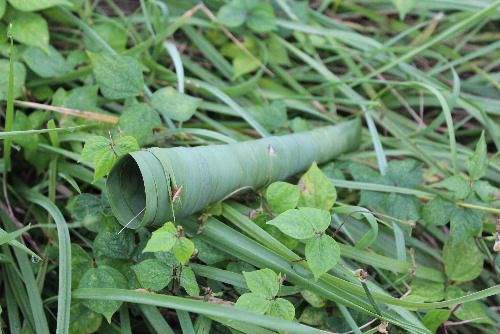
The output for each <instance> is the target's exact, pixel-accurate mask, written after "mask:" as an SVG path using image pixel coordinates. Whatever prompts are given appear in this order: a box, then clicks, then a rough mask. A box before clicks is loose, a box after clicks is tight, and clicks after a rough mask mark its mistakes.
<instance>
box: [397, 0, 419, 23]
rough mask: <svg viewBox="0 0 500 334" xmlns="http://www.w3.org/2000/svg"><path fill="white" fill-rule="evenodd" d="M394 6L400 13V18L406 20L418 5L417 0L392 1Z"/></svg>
mask: <svg viewBox="0 0 500 334" xmlns="http://www.w3.org/2000/svg"><path fill="white" fill-rule="evenodd" d="M392 2H393V3H394V6H396V8H397V9H398V11H399V18H400V19H401V20H404V18H405V16H406V14H408V13H409V12H410V11H411V10H412V9H413V8H414V7H415V6H416V5H417V0H392Z"/></svg>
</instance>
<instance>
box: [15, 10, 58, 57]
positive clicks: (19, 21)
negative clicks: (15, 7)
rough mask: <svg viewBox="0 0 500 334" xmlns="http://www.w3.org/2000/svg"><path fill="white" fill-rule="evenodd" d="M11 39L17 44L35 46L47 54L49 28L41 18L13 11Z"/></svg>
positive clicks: (36, 15)
mask: <svg viewBox="0 0 500 334" xmlns="http://www.w3.org/2000/svg"><path fill="white" fill-rule="evenodd" d="M11 24H12V29H11V32H12V37H13V38H14V39H15V40H16V41H18V42H19V43H23V44H26V45H32V46H37V47H39V48H41V49H43V50H44V51H45V52H49V26H48V24H47V21H46V20H45V19H44V18H43V16H41V15H39V14H35V13H31V12H21V11H15V12H14V13H13V15H12V18H11Z"/></svg>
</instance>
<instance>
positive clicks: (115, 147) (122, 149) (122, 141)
mask: <svg viewBox="0 0 500 334" xmlns="http://www.w3.org/2000/svg"><path fill="white" fill-rule="evenodd" d="M137 150H139V144H137V140H136V139H135V138H134V137H132V136H123V137H120V138H117V139H116V140H115V139H112V138H110V139H108V138H106V137H102V136H94V137H92V138H91V139H90V140H89V141H87V142H86V143H85V146H84V147H83V151H82V155H81V159H82V160H83V161H87V162H91V163H93V164H94V165H95V173H94V182H96V181H97V180H99V179H100V178H102V177H103V176H105V175H107V174H108V173H109V171H110V170H111V168H112V167H113V165H114V164H115V162H116V161H117V160H118V158H120V157H121V156H123V155H125V154H127V153H130V152H133V151H137Z"/></svg>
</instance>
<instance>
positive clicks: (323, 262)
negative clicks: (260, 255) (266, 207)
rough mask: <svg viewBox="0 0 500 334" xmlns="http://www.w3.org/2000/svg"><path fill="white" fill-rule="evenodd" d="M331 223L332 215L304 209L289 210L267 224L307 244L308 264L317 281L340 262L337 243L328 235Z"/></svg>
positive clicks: (318, 210)
mask: <svg viewBox="0 0 500 334" xmlns="http://www.w3.org/2000/svg"><path fill="white" fill-rule="evenodd" d="M330 220H331V216H330V213H329V212H328V211H326V210H320V209H315V208H305V207H303V208H299V209H291V210H287V211H285V212H283V213H282V214H280V215H278V216H277V217H276V218H274V219H272V220H270V221H268V222H267V224H269V225H272V226H276V227H277V228H278V229H279V230H280V231H281V232H283V233H284V234H286V235H288V236H290V237H292V238H295V239H299V240H302V241H304V242H305V243H306V248H305V254H306V260H307V264H308V265H309V267H310V269H311V271H312V272H313V274H314V277H315V279H318V278H319V277H320V276H321V275H323V274H324V273H326V272H328V271H329V270H330V269H332V268H333V267H334V266H335V265H336V264H337V262H338V261H339V259H340V249H339V246H338V245H337V242H336V241H335V240H333V238H332V237H330V236H328V235H326V234H325V230H326V229H327V228H328V226H330Z"/></svg>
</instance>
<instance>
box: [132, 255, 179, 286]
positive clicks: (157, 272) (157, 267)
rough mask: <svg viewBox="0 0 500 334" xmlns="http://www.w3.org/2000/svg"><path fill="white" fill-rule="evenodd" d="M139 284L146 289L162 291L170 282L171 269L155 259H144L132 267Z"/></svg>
mask: <svg viewBox="0 0 500 334" xmlns="http://www.w3.org/2000/svg"><path fill="white" fill-rule="evenodd" d="M132 270H133V271H134V273H135V276H136V277H137V281H138V282H139V284H140V285H141V286H142V287H143V288H146V289H150V290H153V291H158V290H161V289H164V288H165V287H166V286H167V285H168V283H170V281H171V280H172V267H169V266H167V265H166V264H165V263H163V262H161V261H160V260H157V259H146V260H144V261H141V262H139V263H138V264H136V265H135V266H132Z"/></svg>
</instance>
